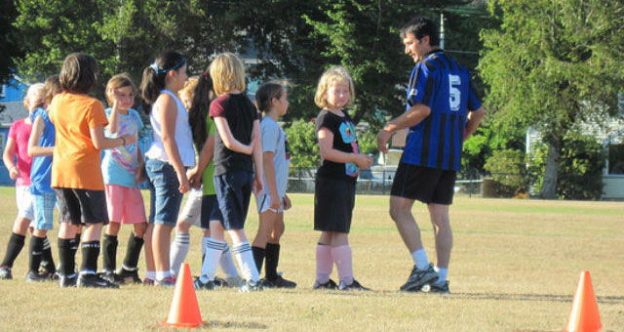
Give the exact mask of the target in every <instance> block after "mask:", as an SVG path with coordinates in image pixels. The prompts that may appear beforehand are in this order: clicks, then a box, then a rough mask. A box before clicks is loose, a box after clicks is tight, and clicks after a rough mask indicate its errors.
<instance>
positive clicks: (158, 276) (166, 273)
mask: <svg viewBox="0 0 624 332" xmlns="http://www.w3.org/2000/svg"><path fill="white" fill-rule="evenodd" d="M170 276H171V271H156V280H157V281H161V280H164V279H165V278H167V277H170Z"/></svg>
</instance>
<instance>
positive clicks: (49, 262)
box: [41, 236, 56, 274]
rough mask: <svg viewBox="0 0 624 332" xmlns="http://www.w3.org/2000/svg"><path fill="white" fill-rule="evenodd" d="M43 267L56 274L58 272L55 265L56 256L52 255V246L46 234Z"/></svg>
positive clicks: (42, 259) (42, 257)
mask: <svg viewBox="0 0 624 332" xmlns="http://www.w3.org/2000/svg"><path fill="white" fill-rule="evenodd" d="M41 267H42V268H44V269H45V270H46V271H48V273H51V274H54V273H55V272H56V266H55V265H54V257H52V246H51V245H50V241H49V240H48V237H47V236H46V237H45V238H43V254H42V255H41Z"/></svg>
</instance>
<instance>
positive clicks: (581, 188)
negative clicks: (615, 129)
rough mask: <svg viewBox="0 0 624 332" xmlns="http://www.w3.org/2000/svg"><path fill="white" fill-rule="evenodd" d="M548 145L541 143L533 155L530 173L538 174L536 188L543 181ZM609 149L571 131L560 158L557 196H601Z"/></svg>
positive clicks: (590, 137) (594, 198)
mask: <svg viewBox="0 0 624 332" xmlns="http://www.w3.org/2000/svg"><path fill="white" fill-rule="evenodd" d="M546 153H547V148H546V145H545V144H542V145H541V146H538V147H537V149H535V152H534V153H533V154H532V156H531V162H530V168H529V173H530V174H532V175H533V176H534V179H535V182H534V187H535V191H539V190H540V189H541V186H542V184H543V181H544V179H543V177H544V169H545V167H546ZM605 158H606V156H605V151H604V149H603V147H602V145H601V144H600V143H598V142H597V141H596V138H595V137H592V136H586V135H582V134H579V133H574V132H572V133H568V134H567V135H566V136H565V137H564V140H563V149H562V150H561V155H560V157H559V172H558V177H557V195H558V196H559V197H561V198H564V199H583V200H587V199H591V200H596V199H600V197H601V196H602V187H603V183H602V171H603V169H604V167H605Z"/></svg>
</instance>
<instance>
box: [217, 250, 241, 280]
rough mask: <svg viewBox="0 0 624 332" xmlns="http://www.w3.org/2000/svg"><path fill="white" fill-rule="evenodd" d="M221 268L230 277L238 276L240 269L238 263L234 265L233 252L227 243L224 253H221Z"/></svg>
mask: <svg viewBox="0 0 624 332" xmlns="http://www.w3.org/2000/svg"><path fill="white" fill-rule="evenodd" d="M220 263H221V269H222V270H223V273H225V275H226V276H228V277H230V278H238V277H239V276H238V270H237V269H236V265H234V260H233V259H232V253H231V252H230V247H229V246H228V245H227V244H226V245H225V249H223V253H222V254H221V261H220Z"/></svg>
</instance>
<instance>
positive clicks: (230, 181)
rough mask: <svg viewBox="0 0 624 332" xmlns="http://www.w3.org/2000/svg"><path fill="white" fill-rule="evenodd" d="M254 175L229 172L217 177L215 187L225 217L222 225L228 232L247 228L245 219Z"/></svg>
mask: <svg viewBox="0 0 624 332" xmlns="http://www.w3.org/2000/svg"><path fill="white" fill-rule="evenodd" d="M252 184H253V173H251V172H248V171H229V172H227V173H225V174H221V175H215V177H214V185H215V191H216V192H217V201H218V202H219V209H220V210H221V214H222V215H223V219H222V221H221V223H222V224H223V228H225V229H226V230H237V229H243V228H244V227H245V219H246V218H247V211H248V210H249V202H250V200H251V186H252Z"/></svg>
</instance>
